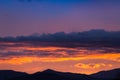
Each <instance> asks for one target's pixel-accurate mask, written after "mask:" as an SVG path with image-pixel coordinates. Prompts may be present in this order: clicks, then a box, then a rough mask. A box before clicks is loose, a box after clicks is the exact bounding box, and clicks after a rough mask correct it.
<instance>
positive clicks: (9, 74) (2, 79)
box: [0, 70, 27, 80]
mask: <svg viewBox="0 0 120 80" xmlns="http://www.w3.org/2000/svg"><path fill="white" fill-rule="evenodd" d="M25 75H27V74H26V73H23V72H16V71H12V70H0V80H7V79H11V78H14V77H20V76H25Z"/></svg>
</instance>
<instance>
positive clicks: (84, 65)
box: [75, 63, 112, 69]
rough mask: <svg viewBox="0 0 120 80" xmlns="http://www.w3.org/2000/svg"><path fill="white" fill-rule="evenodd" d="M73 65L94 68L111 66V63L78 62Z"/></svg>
mask: <svg viewBox="0 0 120 80" xmlns="http://www.w3.org/2000/svg"><path fill="white" fill-rule="evenodd" d="M75 67H77V68H83V69H96V68H101V67H112V64H104V63H97V64H96V63H89V64H84V63H78V64H75Z"/></svg>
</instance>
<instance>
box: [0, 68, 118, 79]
mask: <svg viewBox="0 0 120 80" xmlns="http://www.w3.org/2000/svg"><path fill="white" fill-rule="evenodd" d="M119 76H120V69H114V70H109V71H101V72H98V73H95V74H91V75H85V74H76V73H69V72H59V71H55V70H51V69H47V70H44V71H42V72H36V73H34V74H26V73H23V72H16V71H12V70H0V80H120V77H119Z"/></svg>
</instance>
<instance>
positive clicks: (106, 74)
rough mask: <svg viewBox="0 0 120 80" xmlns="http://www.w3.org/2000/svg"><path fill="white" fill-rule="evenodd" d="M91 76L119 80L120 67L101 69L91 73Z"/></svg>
mask: <svg viewBox="0 0 120 80" xmlns="http://www.w3.org/2000/svg"><path fill="white" fill-rule="evenodd" d="M91 76H93V77H96V78H102V79H105V78H106V79H109V80H120V68H119V69H113V70H109V71H101V72H98V73H95V74H92V75H91Z"/></svg>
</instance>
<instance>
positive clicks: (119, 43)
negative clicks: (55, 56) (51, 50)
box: [0, 30, 120, 48]
mask: <svg viewBox="0 0 120 80" xmlns="http://www.w3.org/2000/svg"><path fill="white" fill-rule="evenodd" d="M0 41H1V42H17V43H23V44H24V43H28V44H29V46H30V45H31V46H58V47H93V46H94V47H114V48H119V47H120V31H111V32H110V31H109V32H108V31H104V30H90V31H84V32H71V33H64V32H58V33H54V34H41V35H39V34H37V35H36V34H34V35H30V36H17V37H4V38H2V37H1V38H0ZM14 45H15V46H19V45H21V44H14ZM14 45H13V46H14ZM2 46H3V45H2ZM4 46H5V45H4Z"/></svg>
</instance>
